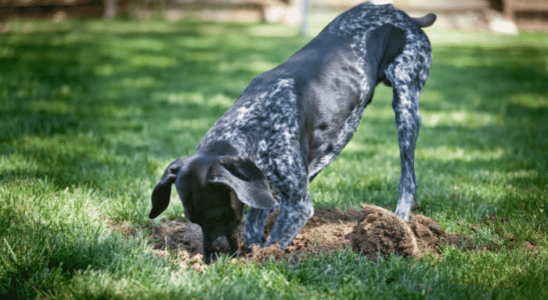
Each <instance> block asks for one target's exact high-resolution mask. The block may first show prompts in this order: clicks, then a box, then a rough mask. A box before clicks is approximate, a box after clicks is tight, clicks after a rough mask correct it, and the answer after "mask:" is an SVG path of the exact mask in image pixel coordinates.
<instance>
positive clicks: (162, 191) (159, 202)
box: [148, 158, 187, 219]
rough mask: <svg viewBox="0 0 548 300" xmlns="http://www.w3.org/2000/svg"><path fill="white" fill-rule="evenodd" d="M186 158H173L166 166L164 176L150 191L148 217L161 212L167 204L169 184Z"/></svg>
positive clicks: (169, 193) (169, 196)
mask: <svg viewBox="0 0 548 300" xmlns="http://www.w3.org/2000/svg"><path fill="white" fill-rule="evenodd" d="M186 160H187V159H186V158H178V159H176V160H174V161H173V162H172V163H171V164H169V166H168V167H167V168H166V170H165V172H164V176H162V179H160V182H158V184H157V185H156V187H155V188H154V190H153V191H152V197H151V200H152V209H151V210H150V214H149V215H148V216H149V218H151V219H154V218H156V217H157V216H158V215H159V214H161V213H162V212H163V211H164V210H166V208H167V207H168V206H169V199H170V198H171V185H172V184H173V183H174V182H175V179H177V173H178V172H179V170H180V169H181V168H183V167H184V166H185V163H186Z"/></svg>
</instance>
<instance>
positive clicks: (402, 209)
mask: <svg viewBox="0 0 548 300" xmlns="http://www.w3.org/2000/svg"><path fill="white" fill-rule="evenodd" d="M419 93H420V89H419V87H418V85H417V84H411V85H409V86H404V87H401V86H394V99H393V102H392V105H393V107H394V112H395V113H396V126H397V128H398V140H399V146H400V159H401V176H400V184H399V197H398V205H397V207H396V215H397V216H398V217H399V218H400V219H402V220H404V221H407V220H409V212H410V211H411V208H412V207H413V204H414V202H415V192H416V190H417V178H416V176H415V144H416V142H417V137H418V135H419V128H420V112H419Z"/></svg>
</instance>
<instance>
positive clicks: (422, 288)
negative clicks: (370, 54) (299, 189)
mask: <svg viewBox="0 0 548 300" xmlns="http://www.w3.org/2000/svg"><path fill="white" fill-rule="evenodd" d="M322 24H325V20H323V19H315V20H314V22H313V25H314V31H315V32H318V30H319V29H320V28H321V26H322ZM427 32H428V34H429V36H430V38H431V40H432V44H433V48H434V64H433V67H432V70H431V73H430V78H429V80H428V82H427V85H426V87H425V89H424V91H423V93H422V96H421V112H422V128H421V132H420V136H419V140H418V144H417V151H416V168H417V177H418V180H419V186H418V192H417V198H418V203H419V207H420V210H421V211H422V212H423V213H424V214H425V215H427V216H430V217H434V218H436V219H438V220H439V222H440V224H441V225H442V226H443V227H444V228H445V229H446V230H448V231H451V232H462V233H464V234H467V235H471V236H472V237H473V239H474V242H475V243H478V244H487V243H492V244H499V245H502V247H501V248H500V249H499V250H498V251H480V250H477V251H466V252H465V251H462V250H459V249H456V248H453V247H445V248H443V249H442V255H441V256H439V257H427V258H426V259H424V260H420V261H415V260H404V259H402V258H398V257H391V258H388V259H386V260H380V261H378V262H371V261H368V260H367V259H365V258H361V257H356V256H355V254H353V253H351V252H349V251H342V252H338V253H336V254H333V255H330V256H323V257H320V258H316V259H310V260H307V261H303V262H300V263H297V264H294V265H288V264H284V263H281V264H275V263H265V264H263V265H260V266H257V265H254V264H251V263H248V264H232V263H230V262H229V261H228V259H227V258H222V259H221V261H220V262H219V263H218V264H216V265H214V266H213V267H211V268H209V269H208V270H207V271H205V272H204V273H196V272H194V271H191V270H188V269H184V268H181V266H180V265H179V264H178V262H177V260H166V259H164V258H161V257H156V256H154V255H153V254H152V253H151V246H150V245H149V244H148V239H147V238H146V232H145V231H144V230H142V229H137V231H136V232H137V234H136V235H135V236H130V237H124V236H123V234H122V233H121V232H119V231H116V230H113V229H111V227H110V226H109V224H111V223H112V222H116V223H119V224H125V225H127V226H133V227H135V228H141V227H142V226H143V225H146V226H151V225H152V226H154V225H155V224H157V222H158V220H159V219H161V218H162V217H160V218H158V219H157V220H153V221H149V220H148V218H147V215H148V210H149V209H150V200H149V199H150V193H151V189H152V187H153V186H154V185H155V184H156V182H157V180H158V179H159V178H160V176H161V174H162V172H163V170H164V168H165V167H166V166H167V164H168V163H169V162H171V161H172V160H173V159H174V158H176V157H181V156H187V155H191V154H192V153H193V151H195V148H196V146H197V144H198V143H199V142H200V139H201V138H202V137H203V136H204V134H205V133H206V132H207V130H208V129H209V128H210V127H211V126H212V124H213V123H214V122H215V121H216V120H217V119H218V118H219V117H220V116H221V115H222V114H223V113H224V111H225V110H226V109H227V108H228V107H230V105H231V104H232V103H233V101H234V100H235V99H236V98H237V97H238V96H239V94H240V93H241V91H243V89H244V88H245V87H246V86H247V84H248V83H249V82H250V81H251V79H252V78H253V77H254V76H256V75H258V74H259V73H261V72H264V71H267V70H269V69H271V68H272V67H274V66H276V65H277V64H279V63H281V62H282V61H284V60H285V59H286V58H287V57H288V56H290V55H291V54H292V53H294V52H295V51H296V50H298V49H299V48H300V47H302V46H303V45H304V44H305V43H306V42H307V40H308V38H301V37H298V36H297V33H298V31H297V29H294V28H287V27H283V26H278V25H264V24H259V25H243V24H214V23H192V22H179V23H167V22H164V21H159V20H148V21H131V20H115V21H113V22H110V23H105V22H103V21H100V20H80V21H76V20H70V21H67V22H63V23H45V22H40V21H32V20H27V21H16V22H14V23H12V24H11V25H10V30H9V31H8V32H6V33H3V34H1V35H0V70H1V72H0V115H1V118H0V127H1V128H2V130H1V131H0V294H1V295H5V296H10V297H11V298H54V299H58V298H59V299H61V298H112V299H133V298H142V299H148V298H155V299H157V298H159V297H163V298H177V299H180V298H203V299H210V298H223V299H235V298H246V299H269V298H284V299H286V298H287V299H302V298H303V297H307V298H310V299H324V298H333V299H337V298H343V297H344V298H372V299H426V298H428V299H438V298H439V299H461V298H465V299H487V298H488V299H514V298H522V299H535V298H541V297H542V296H543V295H546V294H548V291H547V288H546V286H548V285H547V284H548V277H547V275H548V268H547V267H546V266H548V234H547V229H548V212H547V210H548V205H547V204H548V197H547V196H546V195H547V194H548V178H547V166H548V155H546V153H547V152H548V135H547V133H548V85H547V84H546V82H548V51H547V50H548V35H547V34H545V33H521V34H520V35H519V36H516V37H512V36H496V35H491V34H488V33H481V32H473V33H472V32H462V31H454V30H443V29H428V30H427ZM398 180H399V152H398V146H397V134H396V128H395V124H394V115H393V111H392V108H391V90H390V89H388V88H386V87H381V86H379V88H378V89H377V92H376V95H375V98H374V100H373V102H372V104H371V105H370V106H369V107H368V108H367V110H366V111H365V114H364V118H363V121H362V123H361V125H360V128H359V129H358V131H357V133H356V134H355V136H354V138H353V139H352V141H351V142H350V143H349V144H348V145H347V147H346V148H345V150H344V151H343V153H342V154H341V155H340V156H339V158H338V159H337V160H335V161H334V162H333V163H332V164H331V165H330V166H329V167H328V168H327V169H325V170H324V171H323V172H322V173H321V174H320V175H319V176H318V177H317V178H316V179H315V180H314V182H313V183H312V184H311V195H312V199H313V201H314V205H315V207H316V208H323V207H339V208H341V209H347V208H357V207H359V205H360V204H361V203H373V204H375V205H381V206H385V207H389V208H391V209H394V208H395V204H396V200H397V194H398V191H397V184H398ZM182 213H183V208H182V205H181V204H180V202H179V200H178V199H177V198H176V195H175V194H173V196H172V204H171V206H170V207H169V208H168V210H166V212H165V213H164V214H163V216H164V217H167V218H170V219H176V218H181V214H182ZM493 213H494V214H496V215H498V216H501V217H503V218H508V220H509V221H508V222H506V221H503V220H502V219H500V220H499V221H496V222H481V220H482V218H483V217H484V216H486V215H489V214H493ZM472 225H477V226H474V227H472ZM525 241H527V242H529V243H531V244H532V245H534V246H535V247H537V249H538V251H533V250H527V249H526V247H525V246H523V244H522V242H525Z"/></svg>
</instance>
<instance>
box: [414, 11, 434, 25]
mask: <svg viewBox="0 0 548 300" xmlns="http://www.w3.org/2000/svg"><path fill="white" fill-rule="evenodd" d="M411 19H413V21H415V22H416V23H417V24H419V26H420V27H428V26H430V25H432V24H434V22H436V15H435V14H427V15H426V16H424V17H422V18H411Z"/></svg>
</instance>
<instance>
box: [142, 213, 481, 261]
mask: <svg viewBox="0 0 548 300" xmlns="http://www.w3.org/2000/svg"><path fill="white" fill-rule="evenodd" d="M277 217H278V214H277V211H276V212H274V213H272V214H271V215H270V216H269V217H268V219H267V222H266V226H265V234H266V235H268V233H269V232H270V230H271V229H272V227H273V225H274V222H275V221H276V218H277ZM152 235H153V238H152V242H153V243H154V247H155V249H156V250H155V252H156V253H158V254H159V255H162V256H164V255H167V254H166V251H165V250H166V249H169V250H170V252H171V253H172V254H176V253H178V256H179V258H181V259H182V262H183V264H185V266H188V267H190V268H193V269H195V270H203V269H205V268H206V266H205V265H203V263H202V258H203V256H202V232H201V228H200V226H198V225H196V224H192V223H189V222H179V221H167V220H166V221H163V222H162V223H161V225H160V226H159V227H157V228H154V230H153V233H152ZM238 236H239V241H240V252H241V253H242V254H245V252H246V249H245V248H246V247H245V246H244V245H245V237H244V234H243V226H241V227H240V228H239V232H238ZM469 241H470V240H469V239H468V238H466V237H463V236H462V235H461V234H453V233H446V232H445V231H444V230H443V229H442V228H441V226H440V225H439V224H438V223H437V222H436V220H434V219H432V218H428V217H425V216H422V215H415V214H412V213H411V214H410V220H409V221H408V222H404V221H402V220H400V219H399V218H398V217H397V216H396V215H395V214H394V213H392V212H390V211H388V210H386V209H384V208H381V207H377V206H374V205H368V204H363V205H362V206H361V209H360V210H359V211H357V210H354V209H350V210H347V211H342V210H340V209H336V208H328V209H323V210H317V211H316V212H315V213H314V216H313V217H312V218H310V220H308V222H307V223H306V225H305V226H304V228H303V229H302V230H301V232H300V233H299V234H298V235H297V236H296V237H295V239H294V240H293V241H292V242H291V243H290V244H289V245H288V246H287V247H286V248H285V249H284V251H280V246H279V245H271V246H269V247H264V248H262V249H260V248H258V247H253V256H251V255H247V256H246V258H245V259H252V260H254V261H257V262H261V261H263V260H265V259H274V260H277V261H279V260H282V259H291V258H297V257H303V256H307V257H308V256H310V255H312V256H316V255H318V254H320V253H329V252H331V251H333V250H338V249H344V248H346V247H347V246H351V247H352V250H353V251H355V252H357V253H360V254H362V255H365V256H367V257H369V258H371V259H373V260H376V259H377V257H378V255H379V254H381V255H383V256H388V255H391V254H396V255H402V256H404V257H410V256H414V257H416V258H422V257H424V253H425V252H426V251H429V252H432V253H434V254H438V253H439V246H440V245H441V244H442V243H450V244H456V245H461V244H462V243H463V242H469ZM213 246H214V248H215V249H216V250H217V251H218V252H220V253H229V252H230V250H229V247H228V243H227V242H226V239H224V238H219V239H217V241H215V243H214V244H213Z"/></svg>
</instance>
